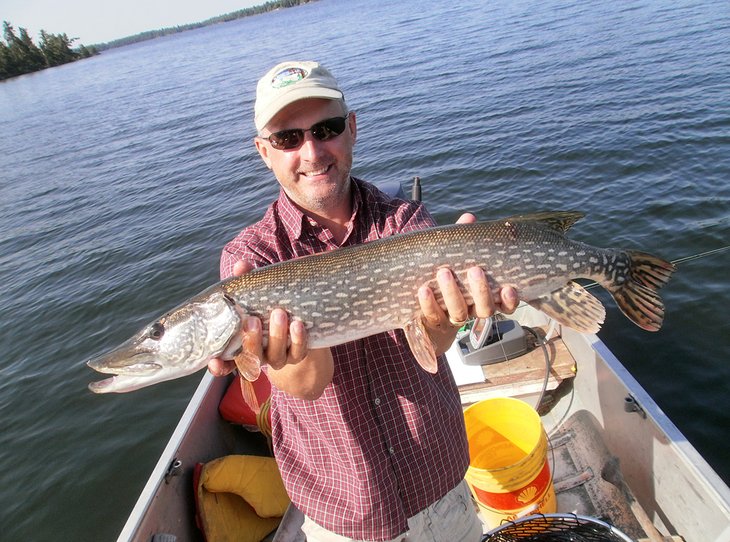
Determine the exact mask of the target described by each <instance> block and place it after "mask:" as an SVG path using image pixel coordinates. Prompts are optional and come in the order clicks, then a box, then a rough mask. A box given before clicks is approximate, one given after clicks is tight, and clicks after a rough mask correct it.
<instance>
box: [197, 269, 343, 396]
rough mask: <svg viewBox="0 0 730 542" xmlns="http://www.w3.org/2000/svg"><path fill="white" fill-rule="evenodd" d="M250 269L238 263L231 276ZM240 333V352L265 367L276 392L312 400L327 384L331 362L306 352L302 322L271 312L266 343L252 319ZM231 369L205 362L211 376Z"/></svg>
mask: <svg viewBox="0 0 730 542" xmlns="http://www.w3.org/2000/svg"><path fill="white" fill-rule="evenodd" d="M251 269H253V266H252V265H251V264H249V263H247V262H244V261H238V262H236V263H235V265H234V266H233V276H236V277H239V276H241V275H243V274H244V273H248V272H249V271H251ZM241 333H242V334H243V336H242V338H241V345H242V348H243V349H244V350H245V351H246V352H248V353H249V354H252V355H253V356H256V357H257V358H258V359H259V360H260V361H261V364H262V365H268V366H269V369H268V371H267V376H268V377H269V379H270V380H271V381H272V383H274V385H275V386H276V387H277V388H279V389H281V390H283V391H286V392H287V393H289V394H291V395H294V396H295V397H300V398H305V399H316V398H317V397H319V396H320V395H321V393H322V391H323V390H324V387H325V386H326V385H327V384H329V382H331V380H332V374H333V371H334V361H333V360H332V353H331V352H330V349H329V348H320V349H315V350H309V349H308V347H307V330H306V328H305V327H304V322H302V321H300V320H295V321H293V322H289V316H288V315H287V313H286V311H284V310H282V309H274V310H273V311H271V314H270V316H269V333H268V337H267V340H266V341H264V336H263V326H262V324H261V320H260V319H259V318H257V317H254V316H249V317H247V318H246V319H245V320H244V322H243V329H242V331H241ZM264 343H266V346H264ZM235 368H236V364H235V362H234V361H232V360H224V359H221V358H211V359H210V360H209V361H208V371H210V373H211V374H213V375H214V376H224V375H227V374H229V373H231V372H233V370H234V369H235Z"/></svg>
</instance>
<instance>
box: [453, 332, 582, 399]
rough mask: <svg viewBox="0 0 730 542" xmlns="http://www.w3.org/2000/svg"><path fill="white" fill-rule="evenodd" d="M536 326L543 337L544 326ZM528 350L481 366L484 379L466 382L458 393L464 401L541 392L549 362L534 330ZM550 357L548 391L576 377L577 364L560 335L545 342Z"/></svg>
mask: <svg viewBox="0 0 730 542" xmlns="http://www.w3.org/2000/svg"><path fill="white" fill-rule="evenodd" d="M531 329H533V330H534V331H535V332H536V333H537V334H538V336H539V337H540V338H541V339H544V338H545V334H546V328H545V327H534V328H531ZM527 344H528V351H527V353H526V354H523V355H522V356H519V357H517V358H514V359H511V360H507V361H503V362H500V363H495V364H492V365H484V366H482V372H483V373H484V381H483V382H478V383H473V384H463V385H461V386H459V393H460V394H461V397H462V403H463V404H471V403H473V402H476V401H478V400H481V399H484V398H487V397H495V396H502V397H504V396H510V397H515V396H523V395H530V394H535V393H539V392H540V390H541V389H542V386H543V382H544V380H545V371H546V362H545V353H544V350H543V348H541V347H540V346H539V345H538V344H537V340H536V339H535V337H534V336H533V335H532V334H531V333H527ZM545 348H546V350H547V357H548V359H549V360H550V376H549V378H548V385H547V390H548V391H550V390H554V389H555V388H557V387H558V386H559V385H560V384H561V383H562V382H563V381H564V380H567V379H571V378H573V377H574V376H575V372H576V363H575V359H573V356H572V355H571V354H570V352H569V351H568V349H567V348H566V346H565V344H564V343H563V340H562V338H561V337H560V336H558V335H554V336H553V337H552V338H551V339H550V340H549V341H548V342H547V344H546V345H545Z"/></svg>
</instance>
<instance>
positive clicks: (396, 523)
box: [221, 178, 469, 540]
mask: <svg viewBox="0 0 730 542" xmlns="http://www.w3.org/2000/svg"><path fill="white" fill-rule="evenodd" d="M352 187H353V219H352V221H351V226H350V229H349V231H348V233H347V237H346V238H345V240H344V242H343V243H342V246H346V245H354V244H358V243H364V242H366V241H371V240H374V239H378V238H381V237H387V236H390V235H393V234H395V233H398V232H407V231H412V230H418V229H423V228H426V227H429V226H432V225H434V221H433V219H432V218H431V216H430V215H429V213H428V211H426V209H425V207H424V206H423V205H422V204H420V203H416V202H411V201H405V200H402V199H391V198H390V197H388V196H387V195H385V194H384V193H382V192H381V191H380V190H378V189H377V188H375V187H374V186H373V185H371V184H368V183H366V182H364V181H360V180H357V179H354V178H353V183H352ZM334 248H337V245H336V244H335V242H334V239H333V237H332V234H331V232H330V231H329V230H327V229H326V228H323V227H321V226H319V225H318V224H317V223H316V222H314V221H313V220H311V219H310V218H308V217H307V216H305V215H304V214H303V213H302V212H301V211H300V210H299V209H298V208H297V207H296V206H295V205H294V204H293V203H292V202H291V200H289V198H288V197H287V196H286V195H285V194H284V192H283V191H282V192H281V193H280V195H279V199H277V200H276V201H275V202H274V203H272V204H271V206H270V207H269V208H268V210H267V211H266V214H265V216H264V218H263V219H262V220H261V221H260V222H257V223H256V224H254V225H252V226H249V227H247V228H246V229H244V230H243V231H242V232H241V233H240V234H239V235H238V236H237V237H236V238H235V239H234V240H233V241H231V242H230V243H228V244H227V245H226V246H225V248H224V250H223V254H222V257H221V277H222V278H226V277H229V276H230V275H231V274H232V272H233V264H234V263H235V262H236V261H238V260H241V259H243V260H247V261H249V262H251V263H252V264H253V265H254V266H256V267H260V266H264V265H268V264H271V263H275V262H279V261H282V260H289V259H291V258H294V257H298V256H304V255H307V254H313V253H317V252H324V251H327V250H332V249H334ZM332 353H333V356H334V361H335V368H334V376H333V379H332V382H331V383H330V384H329V385H328V386H327V387H326V389H325V390H324V393H323V394H322V396H321V397H320V398H319V399H317V400H315V401H308V400H303V399H296V398H294V397H292V396H290V395H288V394H286V393H284V392H282V391H280V390H277V389H276V388H273V389H272V402H271V413H272V415H271V422H272V432H273V443H274V455H275V456H276V459H277V462H278V464H279V468H280V470H281V474H282V477H283V480H284V485H285V486H286V489H287V492H288V493H289V496H290V497H291V499H292V502H293V503H294V504H295V505H296V506H297V508H299V509H300V510H301V511H302V512H303V513H304V514H306V515H307V516H309V517H310V518H311V519H313V520H314V521H315V522H316V523H318V524H319V525H321V526H322V527H325V528H326V529H328V530H330V531H334V532H336V533H338V534H340V535H343V536H347V537H350V538H354V539H357V540H389V539H393V538H396V537H397V536H398V535H400V534H401V533H403V532H404V531H405V530H406V529H407V519H408V518H409V517H411V516H413V515H415V514H417V513H418V512H420V511H421V510H423V509H424V508H426V507H428V506H429V505H431V504H433V503H434V502H436V501H437V500H438V499H440V498H441V497H442V496H443V495H445V494H446V493H447V492H448V491H449V490H451V489H452V488H454V487H455V486H456V485H457V484H458V483H459V482H460V481H461V480H462V479H463V477H464V474H465V472H466V468H467V466H468V464H469V449H468V444H467V440H466V433H465V430H464V418H463V414H462V410H461V402H460V400H459V395H458V391H457V388H456V385H455V383H454V379H453V376H452V374H451V371H450V369H449V367H448V364H447V363H446V362H445V360H444V359H443V358H441V359H440V360H439V369H438V372H437V373H436V374H429V373H427V372H426V371H424V370H423V369H421V368H420V366H419V365H418V363H417V362H416V360H415V358H414V357H413V355H412V354H411V351H410V349H409V347H408V343H407V342H406V339H405V336H404V334H403V332H402V331H400V330H398V331H392V332H388V333H380V334H378V335H373V336H371V337H366V338H364V339H360V340H357V341H353V342H350V343H347V344H343V345H340V346H335V347H333V348H332Z"/></svg>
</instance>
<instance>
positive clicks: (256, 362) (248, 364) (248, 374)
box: [233, 348, 261, 382]
mask: <svg viewBox="0 0 730 542" xmlns="http://www.w3.org/2000/svg"><path fill="white" fill-rule="evenodd" d="M233 361H235V362H236V368H237V369H238V372H239V373H241V376H242V377H243V378H244V379H246V380H248V381H249V382H253V381H254V380H256V379H257V378H258V377H259V375H260V374H261V360H260V359H259V357H258V356H257V355H255V354H252V353H251V352H249V351H248V350H246V349H245V348H244V349H243V350H241V351H240V352H238V353H237V354H236V355H235V356H233Z"/></svg>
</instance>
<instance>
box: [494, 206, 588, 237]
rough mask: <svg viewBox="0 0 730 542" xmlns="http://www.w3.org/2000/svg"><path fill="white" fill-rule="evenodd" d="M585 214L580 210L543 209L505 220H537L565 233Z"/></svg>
mask: <svg viewBox="0 0 730 542" xmlns="http://www.w3.org/2000/svg"><path fill="white" fill-rule="evenodd" d="M584 216H585V213H581V212H580V211H544V212H541V213H528V214H526V215H516V216H510V217H508V218H505V219H504V220H505V221H506V222H538V223H540V224H542V225H544V226H546V227H547V228H549V229H551V230H555V231H557V232H559V233H565V232H566V231H568V230H569V229H570V227H571V226H572V225H573V224H575V223H576V222H578V221H579V220H580V219H581V218H583V217H584Z"/></svg>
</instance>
